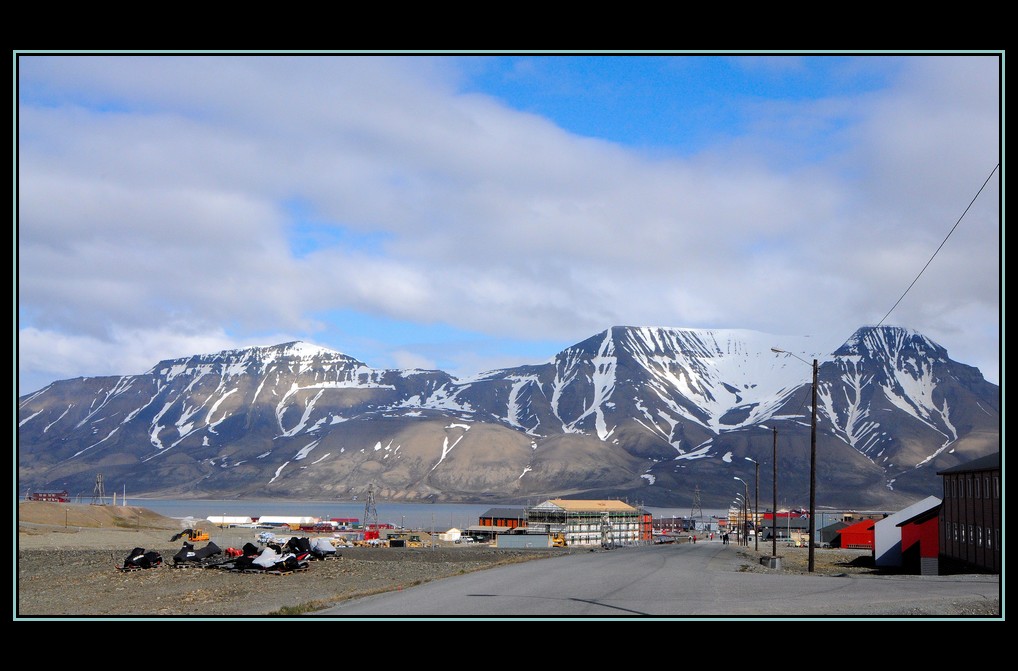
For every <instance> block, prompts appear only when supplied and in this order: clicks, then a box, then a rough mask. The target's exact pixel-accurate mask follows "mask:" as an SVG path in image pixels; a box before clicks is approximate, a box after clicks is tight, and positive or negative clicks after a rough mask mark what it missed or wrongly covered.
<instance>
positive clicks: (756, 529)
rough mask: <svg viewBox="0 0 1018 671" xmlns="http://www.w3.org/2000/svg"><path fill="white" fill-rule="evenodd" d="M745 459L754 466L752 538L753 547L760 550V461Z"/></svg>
mask: <svg viewBox="0 0 1018 671" xmlns="http://www.w3.org/2000/svg"><path fill="white" fill-rule="evenodd" d="M746 461H752V462H753V465H754V466H756V484H755V489H754V490H753V491H754V496H755V499H756V500H755V502H754V503H753V510H755V511H756V512H755V513H754V514H753V538H754V539H755V540H754V542H755V543H756V547H754V548H753V549H754V550H756V551H758V552H759V551H760V462H759V461H757V460H756V459H750V458H749V457H746Z"/></svg>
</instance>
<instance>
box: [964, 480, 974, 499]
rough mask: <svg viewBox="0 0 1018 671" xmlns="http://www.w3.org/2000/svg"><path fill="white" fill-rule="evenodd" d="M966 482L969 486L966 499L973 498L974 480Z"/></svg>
mask: <svg viewBox="0 0 1018 671" xmlns="http://www.w3.org/2000/svg"><path fill="white" fill-rule="evenodd" d="M965 482H966V483H967V484H968V487H967V491H966V498H970V499H971V498H972V478H965Z"/></svg>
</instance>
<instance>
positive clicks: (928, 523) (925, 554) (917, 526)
mask: <svg viewBox="0 0 1018 671" xmlns="http://www.w3.org/2000/svg"><path fill="white" fill-rule="evenodd" d="M942 506H943V504H941V505H939V506H934V507H932V508H930V509H929V510H925V511H923V512H921V513H919V514H918V515H916V516H915V517H912V518H910V519H907V520H905V521H903V522H899V523H898V525H897V526H898V527H900V528H901V567H902V568H903V569H905V570H908V571H912V572H915V573H920V574H922V575H939V573H940V568H939V564H940V562H939V561H938V557H939V556H940V509H941V507H942Z"/></svg>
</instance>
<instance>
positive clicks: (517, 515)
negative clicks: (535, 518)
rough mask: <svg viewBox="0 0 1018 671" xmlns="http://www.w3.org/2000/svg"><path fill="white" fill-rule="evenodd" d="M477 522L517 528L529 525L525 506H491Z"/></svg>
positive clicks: (492, 525)
mask: <svg viewBox="0 0 1018 671" xmlns="http://www.w3.org/2000/svg"><path fill="white" fill-rule="evenodd" d="M477 523H478V524H479V525H481V526H485V527H505V528H508V529H515V528H517V527H526V526H527V511H526V509H525V508H489V509H488V510H486V511H485V512H484V514H483V515H481V516H480V518H478V521H477Z"/></svg>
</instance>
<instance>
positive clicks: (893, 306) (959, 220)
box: [877, 163, 1000, 326]
mask: <svg viewBox="0 0 1018 671" xmlns="http://www.w3.org/2000/svg"><path fill="white" fill-rule="evenodd" d="M998 168H1000V164H999V163H998V164H997V165H995V166H993V170H991V171H990V174H989V175H988V176H987V177H986V181H985V182H983V185H982V186H981V187H979V191H977V192H976V195H975V196H973V197H972V200H971V201H969V204H968V207H966V208H965V211H964V212H962V213H961V216H960V217H958V221H956V222H954V226H952V227H951V230H950V231H948V233H947V236H946V237H945V238H944V241H943V242H941V243H940V247H937V250H936V251H935V252H933V256H931V257H930V260H929V261H927V262H926V265H925V266H923V269H922V270H920V271H919V274H918V275H916V277H915V279H914V280H912V284H910V285H908V288H907V289H905V293H903V294H902V295H901V298H899V299H898V300H897V301H895V303H894V305H892V306H891V309H890V310H888V311H887V314H886V315H884V318H883V319H881V320H880V322H879V323H878V324H877V326H880V325H881V324H883V323H884V320H886V319H887V318H888V317H889V316H891V313H892V312H894V308H896V307H898V303H900V302H901V301H902V300H904V298H905V295H906V294H908V292H909V291H911V290H912V287H913V286H915V283H916V282H918V281H919V278H920V277H922V275H923V273H924V272H926V269H927V268H929V266H930V264H931V263H933V259H935V258H936V257H937V254H939V253H940V250H941V249H942V248H943V247H944V245H945V244H947V239H948V238H950V237H951V234H952V233H954V229H956V228H958V224H960V223H961V220H962V219H964V218H965V215H966V214H968V211H969V209H971V207H972V204H973V203H975V202H976V199H977V198H979V194H981V193H982V192H983V189H985V188H986V185H987V184H988V183H989V181H990V178H991V177H993V173H995V172H997V169H998Z"/></svg>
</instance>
